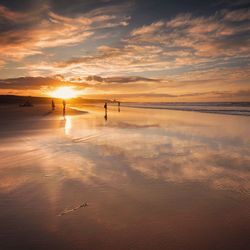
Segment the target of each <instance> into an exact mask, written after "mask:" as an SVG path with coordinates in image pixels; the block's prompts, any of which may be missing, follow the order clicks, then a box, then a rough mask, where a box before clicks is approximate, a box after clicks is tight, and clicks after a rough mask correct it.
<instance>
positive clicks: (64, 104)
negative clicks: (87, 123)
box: [62, 100, 66, 116]
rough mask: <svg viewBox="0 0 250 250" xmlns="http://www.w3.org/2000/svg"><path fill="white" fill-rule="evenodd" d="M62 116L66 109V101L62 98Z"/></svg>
mask: <svg viewBox="0 0 250 250" xmlns="http://www.w3.org/2000/svg"><path fill="white" fill-rule="evenodd" d="M62 103H63V116H65V111H66V101H65V100H63V102H62Z"/></svg>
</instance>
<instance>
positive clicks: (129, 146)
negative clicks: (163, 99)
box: [0, 106, 250, 249]
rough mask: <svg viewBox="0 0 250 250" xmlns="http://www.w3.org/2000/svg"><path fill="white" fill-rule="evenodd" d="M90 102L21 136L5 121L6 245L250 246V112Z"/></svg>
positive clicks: (1, 172) (0, 188) (1, 184)
mask: <svg viewBox="0 0 250 250" xmlns="http://www.w3.org/2000/svg"><path fill="white" fill-rule="evenodd" d="M78 109H79V110H81V107H78ZM82 110H87V111H88V112H89V113H86V114H84V115H76V116H71V115H67V116H66V117H65V121H64V122H63V123H59V124H58V123H57V122H56V120H57V119H59V122H60V121H62V117H59V118H55V120H53V119H52V118H51V119H52V121H51V123H50V124H49V126H46V127H44V126H40V129H39V130H38V129H36V130H35V131H34V130H32V129H29V128H28V125H27V124H28V123H26V122H25V120H23V121H22V122H23V124H25V126H26V129H25V131H22V130H19V131H15V135H16V136H15V137H12V136H11V135H6V133H8V131H6V132H4V126H5V125H1V124H0V126H1V133H0V136H2V140H1V145H0V153H1V158H0V165H1V168H0V200H1V202H0V212H1V213H0V220H1V221H2V223H1V226H0V231H1V232H5V234H4V237H2V240H1V243H0V244H1V245H0V246H1V247H2V248H3V249H8V248H9V249H21V248H22V247H23V248H24V249H27V248H29V247H30V248H33V249H34V248H39V249H52V248H54V249H55V248H56V247H59V248H60V249H82V248H87V249H131V248H134V249H214V248H218V249H247V246H248V243H249V242H248V241H249V240H248V235H249V205H250V191H249V190H250V171H249V166H250V146H249V145H250V135H249V133H248V130H249V125H250V119H249V118H248V117H231V116H224V115H213V114H201V113H186V112H181V111H166V110H159V111H155V110H153V111H151V110H147V112H141V110H140V111H138V110H136V109H129V108H123V110H122V113H119V112H117V107H109V122H108V123H106V122H105V121H103V107H87V106H86V107H82ZM36 119H38V118H37V117H36ZM39 119H40V118H39ZM37 124H39V123H36V125H37ZM40 124H41V123H40ZM20 126H21V125H20ZM37 126H39V125H37ZM21 131H22V133H20V132H21ZM44 177H46V178H44ZM83 201H87V202H88V208H87V209H78V208H79V207H80V206H81V204H83ZM79 204H80V205H79ZM84 204H85V203H84ZM7 208H8V209H7ZM65 208H69V209H67V210H65ZM75 208H77V209H75ZM62 211H63V212H66V213H67V211H70V212H69V214H67V216H57V215H58V214H61V213H63V212H62ZM71 211H73V212H72V213H71ZM13 217H14V218H15V220H13ZM44 218H46V219H44ZM17 224H18V225H21V226H22V227H23V228H26V229H25V231H24V232H23V231H21V230H18V229H17V227H16V226H17ZM13 235H15V237H16V239H15V241H13V240H12V239H13V238H12V237H13ZM26 235H31V236H29V237H32V239H34V241H32V242H30V241H29V240H28V239H27V240H26V237H25V236H26ZM20 239H24V240H20ZM215 246H216V247H215ZM1 247H0V248H1Z"/></svg>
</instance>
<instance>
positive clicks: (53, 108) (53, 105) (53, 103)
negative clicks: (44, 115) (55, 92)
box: [51, 99, 56, 110]
mask: <svg viewBox="0 0 250 250" xmlns="http://www.w3.org/2000/svg"><path fill="white" fill-rule="evenodd" d="M51 108H52V110H55V108H56V105H55V102H54V100H53V99H52V101H51Z"/></svg>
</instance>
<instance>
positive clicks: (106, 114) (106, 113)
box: [104, 102, 108, 120]
mask: <svg viewBox="0 0 250 250" xmlns="http://www.w3.org/2000/svg"><path fill="white" fill-rule="evenodd" d="M104 109H105V116H104V118H105V120H107V118H108V104H107V102H105V103H104Z"/></svg>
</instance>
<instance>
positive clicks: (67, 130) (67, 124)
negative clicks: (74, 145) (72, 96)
mask: <svg viewBox="0 0 250 250" xmlns="http://www.w3.org/2000/svg"><path fill="white" fill-rule="evenodd" d="M71 119H72V118H71V117H70V116H65V126H64V133H65V135H69V134H70V131H71V127H72V122H71Z"/></svg>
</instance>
